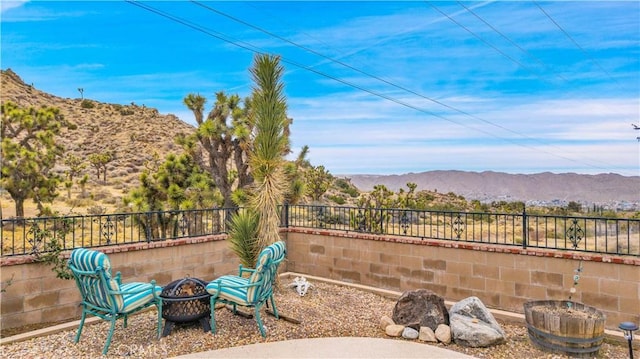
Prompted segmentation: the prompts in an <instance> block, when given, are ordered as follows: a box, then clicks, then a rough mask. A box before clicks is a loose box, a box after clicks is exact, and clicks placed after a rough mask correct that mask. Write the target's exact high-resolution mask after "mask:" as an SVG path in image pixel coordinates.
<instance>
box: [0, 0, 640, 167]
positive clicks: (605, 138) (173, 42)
mask: <svg viewBox="0 0 640 359" xmlns="http://www.w3.org/2000/svg"><path fill="white" fill-rule="evenodd" d="M137 4H138V5H140V6H137V5H135V4H132V3H130V2H126V1H102V2H98V1H28V2H10V1H9V2H7V1H4V0H3V2H2V12H1V28H0V30H1V35H0V36H1V45H2V48H1V51H2V52H1V67H2V69H7V68H11V69H12V70H13V71H15V72H16V73H17V74H18V75H20V76H21V77H22V79H23V80H24V81H25V82H27V83H33V84H34V86H35V87H36V88H38V89H40V90H43V91H46V92H49V93H52V94H55V95H57V96H62V97H72V98H78V97H80V93H79V92H78V90H77V89H78V88H83V89H84V97H85V98H90V99H94V100H97V101H101V102H109V103H120V104H129V103H131V102H135V103H136V104H139V105H141V104H144V105H145V106H147V107H155V108H158V110H159V111H160V112H161V113H164V114H167V113H173V114H175V115H177V116H179V117H180V118H181V119H183V120H184V121H185V122H188V123H192V124H193V123H194V120H193V115H192V114H191V113H190V112H189V110H187V109H186V107H185V106H184V105H183V104H182V99H183V98H184V97H185V96H186V95H187V94H189V93H199V94H201V95H203V96H205V97H207V98H208V99H209V102H208V104H209V105H210V106H211V105H212V104H213V102H214V93H215V92H218V91H225V92H227V93H230V94H233V93H237V94H239V95H240V96H241V97H245V96H248V95H249V94H250V92H251V86H252V82H251V78H250V75H249V71H248V69H249V68H250V66H251V64H252V60H253V56H254V55H255V53H256V52H268V53H272V54H277V55H280V56H282V61H283V65H284V67H285V69H286V72H285V75H284V82H285V86H286V95H287V101H288V106H289V109H288V113H289V116H290V117H292V118H293V120H294V122H293V126H292V129H291V130H292V134H291V140H292V144H293V148H294V151H295V152H296V153H297V152H298V151H299V149H300V148H301V147H302V146H304V145H308V146H309V147H310V153H309V157H308V158H309V160H310V161H311V163H312V164H313V165H324V166H325V167H326V168H327V169H328V170H329V171H330V172H331V173H332V174H336V175H339V174H356V173H360V174H402V173H408V172H423V171H430V170H463V171H477V172H481V171H499V172H507V173H538V172H545V171H549V172H554V173H565V172H576V173H584V174H597V173H609V172H612V173H619V174H622V175H627V176H638V175H640V142H639V141H638V140H636V137H638V136H640V131H636V130H634V129H633V127H632V126H631V124H636V125H640V3H639V2H637V1H624V2H610V1H602V2H597V1H575V2H533V1H523V2H508V1H497V2H454V1H447V2H426V1H409V2H398V1H393V2H383V1H375V2H364V1H354V2H344V1H329V2H307V1H285V2H272V1H258V2H238V1H234V2H231V1H228V2H190V1H162V2H142V3H140V2H138V3H137ZM143 7H145V8H143ZM154 11H155V12H154ZM157 12H159V13H160V14H162V15H160V14H158V13H157Z"/></svg>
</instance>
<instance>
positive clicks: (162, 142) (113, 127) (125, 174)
mask: <svg viewBox="0 0 640 359" xmlns="http://www.w3.org/2000/svg"><path fill="white" fill-rule="evenodd" d="M1 80H2V82H1V84H2V92H1V95H0V100H1V101H2V102H5V101H13V102H15V103H17V104H18V105H20V106H23V107H26V106H33V107H36V108H38V107H41V106H53V107H57V108H59V109H60V111H61V113H62V114H63V115H64V117H65V119H66V120H68V121H70V122H71V123H74V124H75V125H77V129H75V130H72V131H65V132H64V133H63V134H62V136H61V137H60V139H59V141H60V143H61V144H62V145H63V146H64V147H65V150H66V152H67V153H72V154H74V155H76V156H78V157H80V158H83V159H87V158H88V156H89V155H90V154H93V153H105V152H107V151H109V152H111V151H112V152H113V153H114V154H115V160H114V161H112V162H110V163H109V164H108V168H107V180H108V182H109V183H110V184H114V183H119V184H121V186H122V187H123V188H124V189H126V188H127V187H131V186H135V185H136V184H137V183H138V177H139V175H140V173H141V172H142V170H143V168H144V164H145V162H147V161H149V160H150V159H152V157H153V154H154V153H158V154H159V155H160V158H164V157H165V156H166V155H167V154H169V153H171V152H173V153H179V152H181V151H182V149H181V148H180V146H178V145H176V144H175V143H174V138H175V137H176V136H177V135H178V134H179V133H183V134H186V133H193V132H194V131H195V128H194V127H193V126H191V125H189V124H187V123H185V122H183V121H181V120H180V119H179V118H177V117H176V116H174V115H171V114H169V115H162V114H160V113H158V110H156V109H153V108H146V107H144V106H138V105H136V104H133V103H132V104H128V105H121V104H108V103H100V102H97V101H93V100H91V99H81V98H73V99H71V98H61V97H57V96H54V95H51V94H48V93H45V92H42V91H40V90H38V89H37V88H35V87H33V86H31V85H27V84H25V83H24V82H23V81H22V79H21V78H20V77H19V76H18V75H17V74H16V73H14V72H13V71H11V70H10V69H8V70H6V71H2V73H1ZM78 94H80V93H78ZM85 171H86V172H87V173H88V174H90V178H91V179H92V180H95V179H96V178H95V177H96V176H95V173H94V172H93V171H92V169H91V168H87V169H86V170H85Z"/></svg>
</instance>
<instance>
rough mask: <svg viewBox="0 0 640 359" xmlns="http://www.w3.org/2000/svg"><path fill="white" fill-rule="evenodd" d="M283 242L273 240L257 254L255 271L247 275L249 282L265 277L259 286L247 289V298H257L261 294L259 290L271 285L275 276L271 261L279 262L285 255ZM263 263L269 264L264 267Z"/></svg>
mask: <svg viewBox="0 0 640 359" xmlns="http://www.w3.org/2000/svg"><path fill="white" fill-rule="evenodd" d="M285 252H286V250H285V244H284V242H283V241H278V242H275V243H273V244H271V245H268V246H267V247H265V248H264V249H263V250H262V251H261V252H260V254H259V255H258V260H257V264H256V271H255V272H253V273H252V274H251V277H249V283H257V282H258V281H260V280H262V278H263V277H265V276H266V277H267V278H266V279H265V280H264V281H263V282H262V285H261V286H255V287H251V288H249V289H248V290H247V300H248V301H250V302H254V301H256V300H258V299H259V298H258V297H259V296H260V295H261V293H260V292H261V291H264V290H266V289H267V288H268V287H270V286H271V285H273V283H272V281H273V279H274V277H275V271H276V269H277V267H276V266H272V263H279V262H280V261H281V260H282V259H283V258H284V255H285ZM265 265H269V268H264V266H265Z"/></svg>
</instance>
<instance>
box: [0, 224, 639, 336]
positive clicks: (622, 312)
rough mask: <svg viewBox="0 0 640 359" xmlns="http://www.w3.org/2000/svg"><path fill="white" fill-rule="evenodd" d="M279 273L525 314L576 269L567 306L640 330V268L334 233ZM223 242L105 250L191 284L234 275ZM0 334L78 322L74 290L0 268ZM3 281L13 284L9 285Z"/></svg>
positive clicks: (557, 292)
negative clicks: (470, 300) (477, 302)
mask: <svg viewBox="0 0 640 359" xmlns="http://www.w3.org/2000/svg"><path fill="white" fill-rule="evenodd" d="M282 237H283V239H285V241H286V242H287V259H286V261H285V262H283V264H282V265H281V266H280V267H281V270H282V271H290V272H298V273H304V274H308V275H313V276H319V277H324V278H328V279H333V280H339V281H344V282H349V283H357V284H363V285H367V286H373V287H377V288H380V289H388V290H393V291H400V292H402V291H406V290H411V289H417V288H426V289H430V290H432V291H434V292H436V293H437V294H439V295H441V296H443V297H444V298H445V299H446V300H449V301H458V300H460V299H463V298H466V297H469V296H477V297H479V298H480V299H481V300H482V301H483V302H484V303H485V305H487V306H488V307H491V308H496V309H502V310H507V311H513V312H518V313H522V311H523V310H522V305H523V303H524V302H525V301H528V300H546V299H558V300H562V299H566V298H567V297H568V294H569V289H570V288H571V286H572V284H573V274H574V270H575V269H576V268H577V267H578V264H579V261H580V259H582V260H583V264H584V271H583V273H582V274H581V278H580V281H579V284H578V287H577V292H576V294H575V295H574V297H573V299H574V300H576V301H578V302H582V303H585V304H587V305H590V306H594V307H596V308H598V309H600V310H602V311H603V312H604V313H605V314H606V315H607V323H606V326H607V328H609V329H617V325H618V324H619V323H620V322H622V321H633V322H636V323H638V322H640V258H637V257H629V256H627V257H621V256H602V255H595V254H586V253H572V252H559V251H544V250H534V249H527V250H524V249H522V248H519V247H506V246H492V245H486V244H475V243H464V242H451V241H435V240H420V239H411V238H403V237H386V236H375V235H365V234H359V233H345V232H333V231H317V230H305V229H300V228H289V229H286V230H283V232H282ZM225 238H226V237H225V236H216V237H207V238H187V239H180V240H170V241H163V242H156V243H140V244H130V245H122V246H117V247H104V248H101V250H102V251H104V252H105V253H107V254H108V255H109V258H110V260H111V263H112V267H113V269H114V271H120V272H121V273H122V277H123V280H124V281H125V282H131V281H142V282H148V281H150V280H151V279H155V280H156V282H157V283H158V284H159V285H166V284H168V283H170V282H171V281H174V280H177V279H180V278H184V277H185V276H187V275H189V276H191V277H197V278H201V279H203V280H206V281H209V280H212V279H214V278H216V277H218V276H221V275H225V274H235V273H237V270H238V259H237V257H236V256H235V254H233V253H232V252H231V251H230V250H229V246H228V243H227V242H226V241H225V240H224V239H225ZM0 280H1V285H2V289H6V291H5V292H2V293H1V294H0V313H1V325H2V327H3V328H13V327H20V326H23V325H27V324H34V323H48V322H56V321H63V320H69V321H70V320H76V319H79V317H80V310H79V308H78V303H79V301H80V297H79V293H78V291H77V288H76V287H75V283H74V282H73V281H72V280H61V279H57V278H55V273H53V272H52V271H51V269H50V268H49V267H48V266H46V265H43V264H41V263H34V262H33V258H30V257H28V256H21V257H15V258H14V257H6V258H0ZM9 281H11V284H10V285H8V283H9Z"/></svg>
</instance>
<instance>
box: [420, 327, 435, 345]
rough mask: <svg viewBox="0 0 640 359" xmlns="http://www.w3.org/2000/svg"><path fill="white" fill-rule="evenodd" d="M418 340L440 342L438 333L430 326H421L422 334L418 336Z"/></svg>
mask: <svg viewBox="0 0 640 359" xmlns="http://www.w3.org/2000/svg"><path fill="white" fill-rule="evenodd" d="M418 340H420V341H423V342H429V343H437V342H438V339H436V334H435V333H434V332H433V329H431V328H429V327H420V335H419V336H418Z"/></svg>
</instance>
